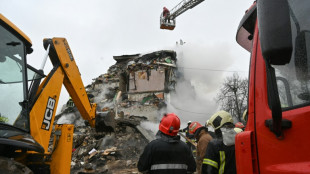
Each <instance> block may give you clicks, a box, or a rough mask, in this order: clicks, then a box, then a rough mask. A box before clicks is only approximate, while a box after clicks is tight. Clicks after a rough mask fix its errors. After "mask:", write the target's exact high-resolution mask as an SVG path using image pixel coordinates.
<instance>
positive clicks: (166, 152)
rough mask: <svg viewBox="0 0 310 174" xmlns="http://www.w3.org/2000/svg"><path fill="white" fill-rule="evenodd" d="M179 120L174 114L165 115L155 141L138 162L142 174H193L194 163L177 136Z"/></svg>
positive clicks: (149, 145)
mask: <svg viewBox="0 0 310 174" xmlns="http://www.w3.org/2000/svg"><path fill="white" fill-rule="evenodd" d="M179 128H180V119H179V117H178V116H177V115H175V114H174V113H170V114H165V115H164V116H163V118H162V119H161V121H160V124H159V131H158V134H157V137H158V138H157V139H155V140H153V141H151V142H150V143H149V144H148V145H147V146H146V147H145V148H144V151H143V153H142V155H141V156H140V158H139V161H138V170H139V171H140V172H142V173H150V174H156V173H158V174H159V173H160V174H166V173H178V174H183V173H184V174H186V173H194V172H195V171H196V163H195V159H194V157H193V154H192V152H191V151H190V149H189V148H188V146H187V145H186V144H185V143H184V142H183V141H181V140H180V136H178V135H177V134H178V132H179Z"/></svg>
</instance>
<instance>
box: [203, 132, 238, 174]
mask: <svg viewBox="0 0 310 174" xmlns="http://www.w3.org/2000/svg"><path fill="white" fill-rule="evenodd" d="M202 173H203V174H236V173H237V172H236V160H235V145H232V146H225V145H224V143H223V139H221V138H216V139H213V140H211V141H210V142H209V144H208V147H207V152H206V155H205V158H204V159H203V164H202Z"/></svg>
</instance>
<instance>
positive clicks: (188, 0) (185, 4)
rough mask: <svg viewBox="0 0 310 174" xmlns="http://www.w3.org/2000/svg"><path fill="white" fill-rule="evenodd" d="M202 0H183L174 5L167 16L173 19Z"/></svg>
mask: <svg viewBox="0 0 310 174" xmlns="http://www.w3.org/2000/svg"><path fill="white" fill-rule="evenodd" d="M202 1H204V0H183V1H181V2H180V3H179V4H178V5H176V6H175V7H174V8H173V9H171V11H170V15H169V16H168V18H170V19H172V20H173V19H175V18H176V17H178V16H179V15H181V14H182V13H184V12H185V11H187V10H188V9H191V8H193V7H195V6H196V5H198V4H200V3H201V2H202Z"/></svg>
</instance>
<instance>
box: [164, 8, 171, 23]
mask: <svg viewBox="0 0 310 174" xmlns="http://www.w3.org/2000/svg"><path fill="white" fill-rule="evenodd" d="M169 15H170V11H169V10H168V9H167V8H166V7H164V8H163V17H164V19H165V22H167V20H168V23H170V19H169V18H168V17H169Z"/></svg>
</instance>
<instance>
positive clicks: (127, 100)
mask: <svg viewBox="0 0 310 174" xmlns="http://www.w3.org/2000/svg"><path fill="white" fill-rule="evenodd" d="M113 58H114V60H116V63H115V64H114V65H112V66H110V68H109V69H108V72H107V73H105V74H102V75H100V76H99V77H98V78H96V79H93V80H94V82H93V83H92V85H91V86H89V87H90V88H91V89H90V90H92V91H96V92H97V93H98V94H99V93H101V92H102V91H103V90H104V91H105V98H106V100H104V102H101V101H99V104H100V103H107V102H110V103H112V104H111V105H110V107H114V109H116V108H117V111H118V112H120V113H121V114H122V115H126V116H130V115H135V116H145V117H146V118H147V119H148V120H150V121H157V120H158V115H159V111H160V110H161V109H163V108H164V107H165V106H166V104H165V102H166V96H167V95H169V92H170V91H171V90H174V87H175V83H176V61H177V58H176V53H175V52H174V51H171V50H161V51H156V52H152V53H149V54H145V55H140V54H133V55H122V56H113ZM118 91H121V94H122V95H121V97H120V99H118V100H117V101H116V95H117V92H118ZM97 103H98V102H97Z"/></svg>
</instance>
